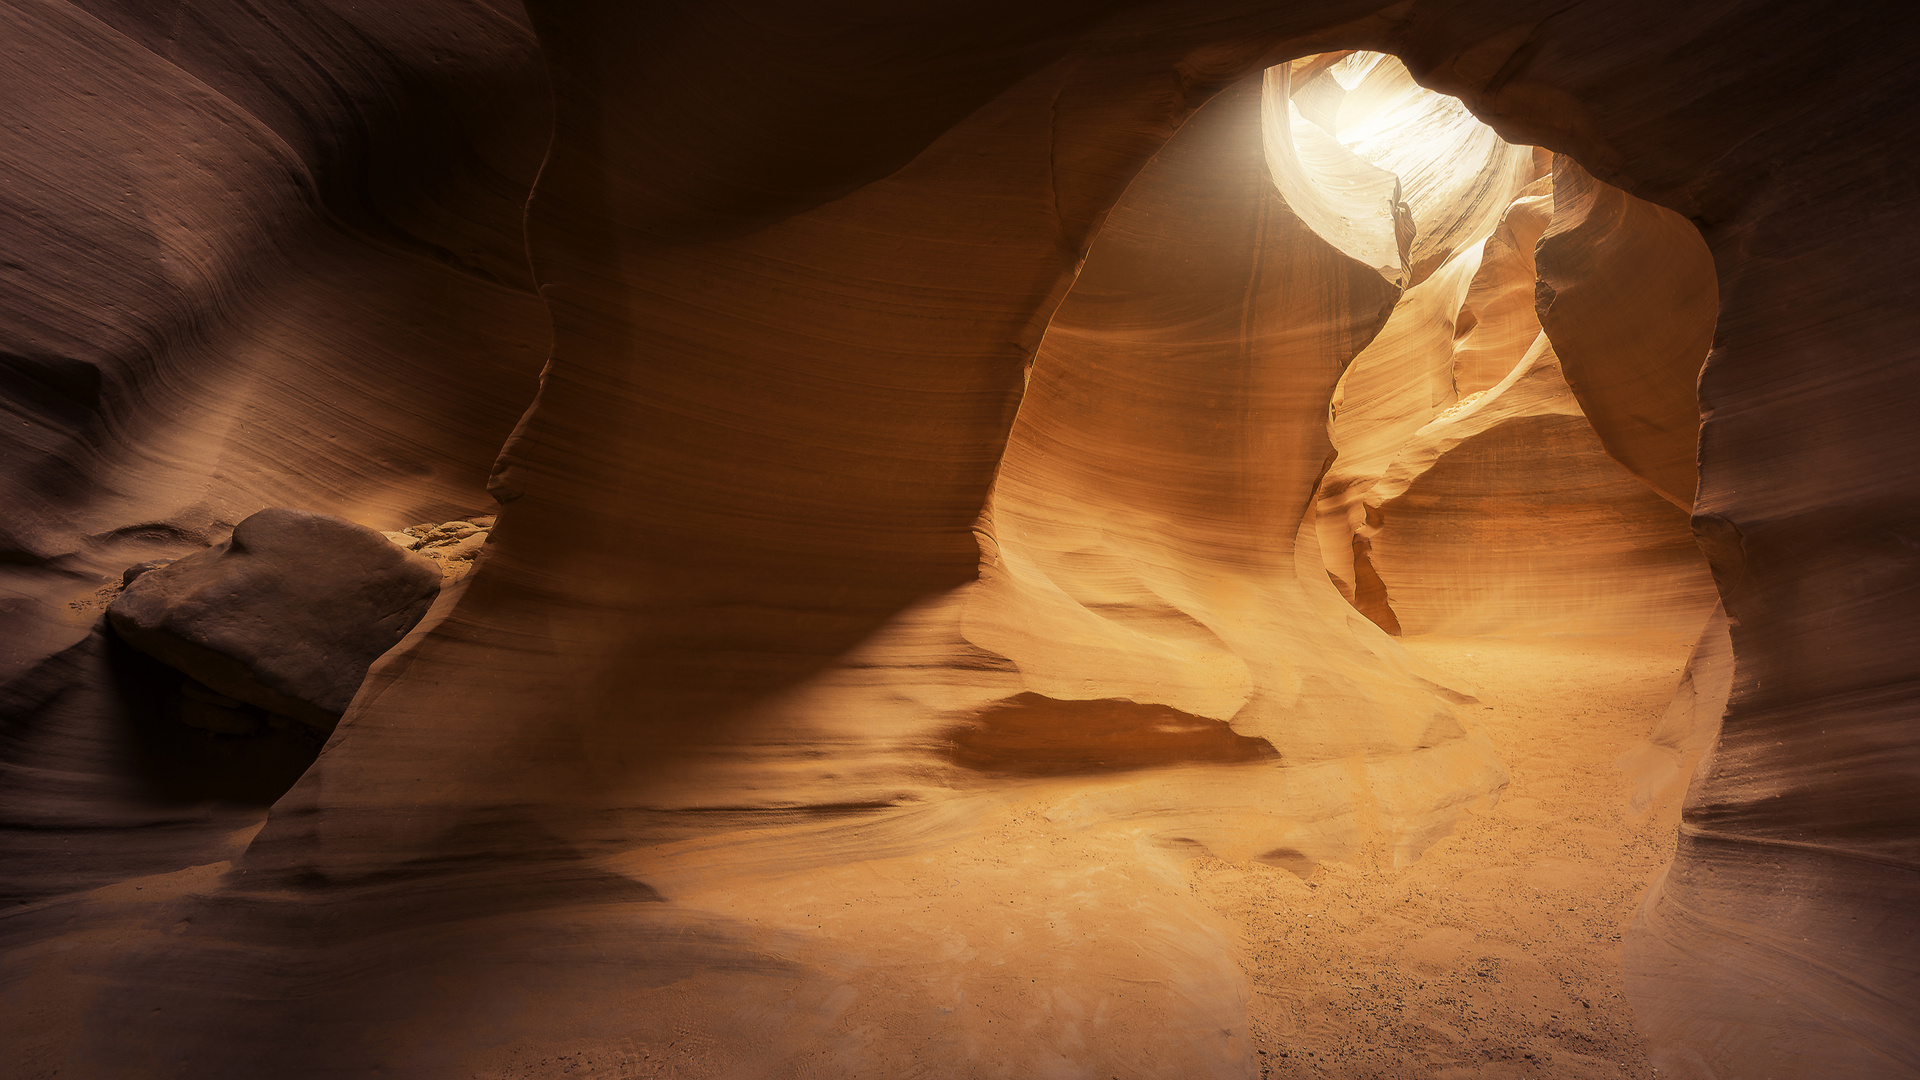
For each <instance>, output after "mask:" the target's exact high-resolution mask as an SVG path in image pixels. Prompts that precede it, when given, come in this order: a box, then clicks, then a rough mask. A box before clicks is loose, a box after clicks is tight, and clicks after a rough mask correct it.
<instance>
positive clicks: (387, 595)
mask: <svg viewBox="0 0 1920 1080" xmlns="http://www.w3.org/2000/svg"><path fill="white" fill-rule="evenodd" d="M439 583H440V573H439V571H438V570H436V569H435V568H434V566H433V564H432V563H430V562H428V561H427V560H425V559H423V558H421V557H420V556H418V555H414V554H411V553H409V552H405V551H402V550H400V549H398V548H396V547H395V546H394V545H392V544H390V543H388V542H387V540H386V538H385V537H383V536H381V535H380V534H379V533H378V532H375V531H374V530H372V529H369V528H366V527H364V526H360V525H355V524H354V523H353V522H350V521H346V520H344V519H342V518H337V517H333V516H331V515H329V514H318V513H314V512H312V511H309V510H292V509H285V508H276V509H271V510H262V511H260V512H259V513H257V514H255V515H253V516H252V517H250V518H247V519H246V520H245V521H242V522H241V523H240V525H239V526H238V527H237V528H235V529H234V531H233V537H232V539H230V540H228V541H227V542H226V543H224V544H221V545H219V546H218V547H214V548H210V549H208V550H206V551H202V552H199V553H197V554H194V555H189V556H187V557H186V558H184V559H181V560H179V561H177V562H174V563H172V564H171V565H168V566H165V567H162V568H160V569H156V570H151V571H149V572H147V573H145V574H143V575H141V576H140V577H138V578H136V579H135V580H134V581H133V583H132V584H130V585H129V586H128V587H127V590H126V591H125V592H123V593H121V594H120V598H119V599H118V600H116V601H114V603H113V606H112V607H110V608H108V609H107V618H108V619H109V621H111V622H112V624H113V628H114V630H116V631H117V632H118V633H119V634H120V636H121V637H122V638H124V639H126V641H127V642H128V643H129V644H131V645H133V646H134V647H135V648H137V649H139V650H141V651H142V652H145V653H147V654H148V655H150V656H153V657H155V658H157V659H159V660H162V661H165V662H166V663H168V664H170V665H172V666H173V667H176V668H178V669H179V670H181V671H183V672H185V673H187V674H188V675H191V676H192V677H193V678H195V679H197V680H199V681H200V682H201V683H203V684H204V685H206V686H207V687H208V688H210V689H211V690H213V691H215V692H217V693H219V694H223V695H225V696H226V697H228V698H233V699H236V700H238V701H244V702H247V703H249V704H253V705H258V706H260V707H261V708H263V709H266V710H268V711H270V712H275V713H279V714H281V715H283V716H289V717H292V718H294V719H296V720H300V721H303V722H305V723H307V724H311V725H312V726H314V727H317V728H321V729H322V730H327V729H331V728H332V727H333V725H334V724H335V723H336V722H338V720H339V718H340V714H341V713H343V712H345V711H346V708H347V704H348V703H349V702H351V701H352V700H353V695H354V692H355V691H357V690H358V689H359V688H360V683H361V680H363V679H365V678H366V676H367V668H368V666H370V665H371V664H372V663H373V662H374V660H376V659H378V658H379V656H380V654H381V653H383V652H386V651H387V650H388V649H390V648H392V647H393V646H394V645H395V644H396V643H398V642H399V640H400V639H401V638H403V637H405V636H406V634H407V631H409V630H411V629H413V627H414V624H415V623H418V622H419V621H420V617H421V616H422V615H425V614H426V612H427V606H428V605H429V604H431V603H432V602H433V598H434V596H435V594H436V593H438V591H439Z"/></svg>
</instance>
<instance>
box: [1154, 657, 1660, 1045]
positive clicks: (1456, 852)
mask: <svg viewBox="0 0 1920 1080" xmlns="http://www.w3.org/2000/svg"><path fill="white" fill-rule="evenodd" d="M1406 645H1407V646H1408V648H1409V649H1411V650H1412V651H1413V652H1414V653H1415V654H1417V655H1418V656H1420V657H1421V658H1422V659H1424V660H1426V661H1427V662H1429V663H1430V664H1432V665H1434V666H1435V667H1436V668H1438V669H1440V670H1441V671H1443V672H1445V673H1447V674H1448V675H1450V676H1454V677H1455V678H1457V679H1458V680H1459V681H1460V682H1461V683H1462V684H1471V685H1470V688H1471V689H1472V690H1473V691H1474V692H1475V693H1476V694H1477V696H1478V697H1479V698H1480V699H1481V704H1480V705H1478V706H1475V705H1468V706H1464V707H1463V708H1464V710H1466V711H1471V712H1473V713H1475V714H1477V717H1476V718H1477V720H1478V724H1479V727H1480V729H1481V730H1482V731H1484V732H1485V733H1486V735H1487V736H1488V737H1489V738H1490V739H1491V740H1492V741H1493V743H1494V744H1495V746H1496V747H1497V748H1498V750H1499V753H1500V756H1501V759H1502V761H1504V762H1505V763H1506V765H1507V767H1508V769H1509V770H1511V772H1512V775H1513V783H1512V786H1511V787H1510V788H1509V789H1508V791H1507V793H1506V794H1505V795H1504V796H1503V797H1502V798H1501V799H1500V800H1499V801H1498V803H1497V805H1494V806H1491V807H1479V808H1476V809H1475V811H1474V812H1473V813H1471V814H1470V815H1468V816H1467V817H1466V818H1464V819H1463V820H1462V822H1461V824H1460V826H1459V827H1458V828H1457V829H1456V830H1455V831H1454V833H1453V835H1451V836H1449V837H1447V838H1446V839H1444V840H1442V841H1441V842H1439V843H1438V844H1436V845H1435V846H1434V847H1432V848H1431V849H1429V850H1428V851H1427V853H1426V854H1425V856H1424V857H1422V858H1421V859H1420V861H1419V862H1417V863H1415V864H1414V865H1412V866H1409V867H1406V868H1404V869H1401V870H1398V871H1395V870H1392V869H1390V868H1387V867H1386V866H1385V865H1384V860H1382V859H1381V858H1379V857H1378V856H1377V855H1375V856H1369V857H1367V858H1364V859H1362V860H1361V861H1360V863H1359V864H1344V865H1343V864H1329V865H1325V866H1322V867H1320V868H1319V869H1318V870H1317V871H1315V872H1314V873H1313V874H1311V875H1310V876H1309V877H1308V878H1307V879H1305V880H1302V879H1301V878H1300V877H1297V876H1296V875H1294V874H1293V873H1290V872H1288V871H1286V870H1283V869H1278V868H1274V867H1269V866H1265V865H1259V864H1237V863H1229V862H1226V861H1222V860H1220V859H1215V858H1209V857H1202V858H1197V859H1194V860H1192V861H1191V862H1190V863H1189V871H1190V874H1191V877H1192V882H1193V888H1194V890H1195V892H1196V893H1197V894H1198V895H1199V896H1200V897H1201V898H1202V899H1203V900H1205V901H1206V902H1207V903H1208V904H1210V905H1211V906H1212V907H1213V908H1214V909H1215V910H1217V911H1219V912H1220V913H1221V914H1222V915H1223V916H1225V917H1226V918H1227V919H1228V920H1229V921H1230V922H1231V923H1232V924H1233V925H1234V926H1236V927H1237V928H1238V929H1239V931H1240V933H1241V934H1242V935H1243V940H1242V945H1243V948H1244V956H1245V959H1244V961H1243V962H1244V964H1245V965H1246V967H1247V975H1248V978H1249V980H1250V982H1251V983H1252V985H1253V990H1254V992H1253V997H1252V1010H1253V1015H1252V1022H1253V1035H1254V1043H1255V1046H1256V1047H1257V1048H1258V1053H1259V1057H1260V1061H1261V1065H1262V1070H1263V1075H1266V1076H1274V1077H1330V1078H1332V1077H1342V1078H1344V1077H1354V1078H1359V1077H1369V1078H1371V1077H1476V1078H1478V1077H1487V1078H1497V1077H1555V1078H1575V1077H1650V1076H1653V1075H1655V1074H1654V1071H1653V1069H1652V1067H1651V1066H1650V1065H1649V1064H1648V1060H1647V1054H1646V1050H1645V1047H1644V1043H1643V1040H1642V1038H1641V1036H1640V1035H1639V1034H1638V1033H1637V1032H1636V1030H1635V1028H1634V1025H1633V1016H1632V1011H1631V1009H1630V1007H1629V1006H1628V1004H1627V1002H1626V999H1625V997H1624V996H1623V992H1622V984H1621V971H1620V961H1621V935H1622V932H1623V931H1624V929H1625V927H1626V925H1627V922H1628V920H1629V919H1630V918H1631V916H1632V914H1633V910H1634V908H1635V906H1636V905H1637V904H1638V903H1639V901H1640V898H1641V897H1642V895H1644V893H1645V891H1646V888H1647V886H1648V884H1649V883H1650V881H1651V879H1652V878H1653V876H1654V875H1655V874H1656V873H1657V872H1658V871H1659V869H1660V867H1661V866H1662V865H1663V864H1664V863H1665V862H1666V861H1667V859H1668V858H1670V857H1671V855H1672V852H1673V833H1674V825H1675V823H1676V820H1677V815H1678V813H1679V807H1678V799H1677V796H1669V797H1668V799H1667V800H1666V802H1665V803H1664V804H1656V805H1654V806H1652V807H1650V808H1649V810H1648V812H1647V813H1646V814H1645V815H1644V816H1642V817H1641V818H1639V819H1637V820H1632V819H1629V817H1628V815H1627V809H1626V798H1627V781H1626V778H1625V776H1624V774H1623V773H1621V772H1620V771H1619V770H1618V769H1616V768H1615V767H1614V765H1613V762H1614V760H1615V759H1616V758H1618V757H1619V756H1620V755H1621V753H1623V752H1624V751H1626V750H1627V749H1628V748H1629V747H1631V746H1632V745H1633V744H1634V743H1635V742H1637V741H1639V740H1641V739H1643V738H1644V737H1645V736H1646V733H1647V732H1648V731H1649V730H1650V729H1651V727H1652V725H1653V723H1654V722H1655V720H1657V719H1658V717H1659V716H1660V713H1661V712H1662V710H1664V708H1665V707H1666V704H1667V701H1668V698H1669V697H1670V696H1671V695H1672V692H1673V689H1674V686H1675V684H1676V683H1677V681H1678V680H1679V677H1680V671H1681V668H1682V667H1683V666H1684V665H1685V663H1686V659H1687V648H1688V646H1687V643H1686V642H1683V641H1678V640H1666V639H1649V638H1645V637H1638V638H1598V639H1564V638H1562V639H1550V638H1542V639H1531V640H1526V639H1515V640H1498V639H1487V638H1437V637H1430V638H1409V639H1407V640H1406Z"/></svg>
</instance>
